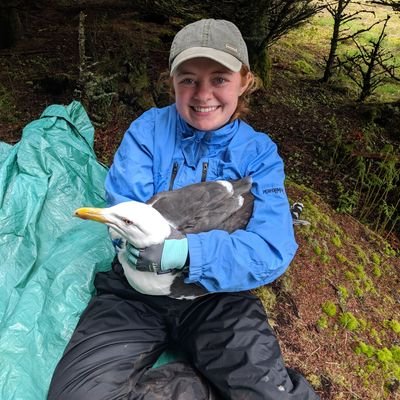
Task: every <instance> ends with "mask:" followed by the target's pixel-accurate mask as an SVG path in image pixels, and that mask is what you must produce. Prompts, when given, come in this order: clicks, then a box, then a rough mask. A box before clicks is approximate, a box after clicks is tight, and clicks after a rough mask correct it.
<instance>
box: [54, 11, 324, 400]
mask: <svg viewBox="0 0 400 400" xmlns="http://www.w3.org/2000/svg"><path fill="white" fill-rule="evenodd" d="M169 65H170V76H171V81H172V86H173V91H174V94H175V103H174V104H172V105H170V106H168V107H165V108H161V109H156V108H153V109H151V110H149V111H147V112H145V113H144V114H143V115H142V116H141V117H139V118H138V119H137V120H135V121H134V122H133V123H132V125H131V126H130V128H129V129H128V131H127V132H126V134H125V136H124V138H123V140H122V143H121V145H120V147H119V149H118V151H117V153H116V155H115V158H114V162H113V165H112V166H111V168H110V171H109V174H108V176H107V180H106V192H107V199H108V202H109V204H110V205H114V204H117V203H120V202H124V201H128V200H132V199H133V200H137V201H141V202H144V201H147V200H148V199H149V198H151V197H152V196H153V195H154V194H155V193H158V192H161V191H165V190H170V189H177V188H180V187H183V186H186V185H188V184H191V183H196V182H200V181H201V180H217V179H239V178H242V177H245V176H250V177H251V178H252V182H253V186H252V193H253V195H254V210H253V215H252V217H251V219H250V220H249V223H248V225H247V227H246V229H239V230H237V231H235V232H233V233H231V234H229V233H227V232H225V231H222V230H212V231H210V232H203V233H198V234H188V235H186V236H184V237H183V238H182V239H180V240H178V241H174V243H172V242H169V241H168V239H167V240H165V242H164V243H162V245H161V246H160V245H157V246H159V247H158V248H157V249H152V248H147V249H135V248H134V247H132V246H130V253H131V256H130V266H129V267H130V268H136V267H137V266H139V265H140V268H141V270H143V269H146V266H147V267H148V270H149V271H151V270H154V266H156V268H158V269H159V271H160V272H164V271H170V270H172V269H178V270H183V271H184V274H185V277H186V278H185V282H186V283H187V284H189V283H190V284H196V285H199V286H201V287H202V288H204V289H206V291H207V292H208V293H209V294H207V295H205V296H202V297H199V298H197V299H194V300H177V299H172V298H169V297H166V296H150V295H146V294H142V293H139V292H137V291H135V290H134V289H133V288H132V287H131V286H130V285H129V283H128V282H127V280H126V278H125V276H124V272H123V270H122V268H121V266H119V265H117V264H116V265H114V267H113V270H112V271H110V272H108V273H102V274H98V276H97V277H96V281H95V286H96V289H97V293H96V296H95V297H94V298H93V300H92V301H91V303H90V304H89V306H88V308H87V310H86V311H85V312H84V314H83V315H82V317H81V320H80V322H79V324H78V326H77V328H76V331H75V333H74V335H73V337H72V339H71V342H70V344H69V346H68V347H67V349H66V351H65V353H64V356H63V358H62V359H61V361H60V363H59V365H58V367H57V369H56V371H55V374H54V377H53V381H52V384H51V388H50V392H49V399H58V400H60V399H74V400H81V399H88V400H89V399H96V400H100V399H136V398H138V396H139V395H138V391H137V384H138V383H139V382H140V379H141V374H143V372H144V371H146V370H148V369H149V368H150V367H151V366H152V365H153V363H154V362H155V361H156V360H157V358H158V357H159V355H160V354H161V353H162V352H163V351H164V350H165V349H166V348H167V346H169V345H170V344H175V345H177V344H178V345H179V347H180V349H181V350H183V351H184V352H185V353H186V354H187V356H188V358H189V359H190V361H191V362H192V364H193V365H194V366H195V368H196V369H197V370H198V371H199V373H200V374H201V375H202V376H203V377H205V379H206V380H207V381H208V382H210V383H211V384H212V386H213V387H214V388H215V389H216V392H217V393H218V395H219V396H220V397H221V398H224V399H271V400H272V399H273V400H277V399H299V400H300V399H301V400H304V399H317V398H318V396H317V395H316V394H315V392H314V391H313V390H312V388H311V387H310V385H309V384H308V383H307V382H306V380H305V379H304V378H303V377H302V376H301V375H299V374H298V373H296V372H295V371H292V370H290V369H287V368H285V366H284V363H283V360H282V357H281V353H280V349H279V345H278V343H277V340H276V338H275V336H274V334H273V331H272V329H271V327H270V326H269V324H268V322H267V317H266V315H265V312H264V310H263V307H262V305H261V303H260V301H259V300H258V299H257V298H256V297H255V296H253V295H252V294H250V293H249V292H248V290H249V289H252V288H255V287H258V286H261V285H264V284H267V283H270V282H272V281H274V280H275V279H276V278H278V277H279V276H280V275H281V274H282V273H283V272H284V271H285V270H286V269H287V267H288V265H289V263H290V261H291V260H292V258H293V256H294V254H295V251H296V249H297V245H296V243H295V239H294V233H293V226H292V219H291V215H290V211H289V203H288V199H287V196H286V193H285V189H284V171H283V163H282V160H281V158H280V157H279V155H278V153H277V148H276V145H275V144H274V143H273V142H272V141H271V139H270V138H269V137H268V136H267V135H266V134H264V133H259V132H255V131H254V130H253V129H252V128H251V127H250V126H249V125H248V124H246V123H245V122H243V120H241V119H240V117H241V116H242V114H243V112H244V111H245V109H246V105H247V98H248V95H249V94H250V93H251V91H252V88H253V83H254V76H253V74H252V73H251V72H250V65H249V61H248V54H247V48H246V44H245V42H244V40H243V38H242V35H241V33H240V31H239V30H238V28H237V27H236V26H235V25H234V24H232V23H231V22H228V21H224V20H213V19H205V20H200V21H197V22H194V23H192V24H189V25H187V26H186V27H185V28H183V29H182V30H181V31H180V32H178V33H177V35H176V36H175V38H174V41H173V43H172V46H171V51H170V59H169ZM154 254H158V256H157V257H154Z"/></svg>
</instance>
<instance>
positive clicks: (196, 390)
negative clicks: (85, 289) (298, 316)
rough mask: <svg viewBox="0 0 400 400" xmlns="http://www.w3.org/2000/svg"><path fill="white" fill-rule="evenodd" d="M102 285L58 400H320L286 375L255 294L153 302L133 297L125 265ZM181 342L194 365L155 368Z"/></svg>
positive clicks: (64, 368)
mask: <svg viewBox="0 0 400 400" xmlns="http://www.w3.org/2000/svg"><path fill="white" fill-rule="evenodd" d="M95 287H96V290H97V294H96V296H95V297H94V298H93V299H92V300H91V302H90V303H89V305H88V307H87V309H86V310H85V311H84V313H83V314H82V316H81V319H80V321H79V323H78V325H77V327H76V329H75V332H74V334H73V336H72V338H71V340H70V343H69V345H68V346H67V348H66V350H65V352H64V355H63V357H62V358H61V360H60V362H59V364H58V366H57V368H56V370H55V372H54V375H53V379H52V382H51V385H50V390H49V394H48V399H49V400H117V399H118V400H122V399H123V400H144V399H146V400H150V399H151V400H153V399H163V400H168V399H171V400H178V399H179V400H180V399H182V400H200V399H201V400H203V399H232V400H236V399H238V400H245V399H249V400H261V399H262V400H280V399H282V400H314V399H318V398H319V397H318V396H317V395H316V394H315V392H314V391H313V389H312V388H311V386H310V385H309V384H308V382H307V381H306V380H305V379H304V378H303V377H302V376H301V375H300V374H298V373H296V372H295V371H293V370H291V369H289V368H285V366H284V363H283V360H282V356H281V351H280V348H279V345H278V342H277V339H276V337H275V335H274V333H273V330H272V329H271V327H270V326H269V324H268V322H267V317H266V314H265V312H264V309H263V306H262V304H261V302H260V301H259V300H258V299H257V297H255V296H253V295H251V294H250V293H247V292H241V293H219V294H210V295H207V296H204V297H200V298H197V299H195V300H176V299H172V298H169V297H165V296H146V295H143V294H140V293H138V292H136V291H135V290H134V289H132V287H131V286H130V285H129V284H128V282H127V281H126V279H125V277H124V275H123V271H122V268H121V266H120V265H119V264H118V263H114V265H113V269H112V270H111V271H109V272H106V273H98V274H97V275H96V278H95ZM171 344H172V345H175V346H176V347H177V348H178V349H179V350H181V351H184V352H185V354H187V356H188V359H189V360H190V362H191V365H190V364H187V365H186V367H185V365H184V363H183V364H180V363H179V362H178V363H171V364H166V365H164V366H163V367H160V368H153V369H151V366H152V365H153V364H154V363H155V361H156V360H157V359H158V357H159V356H160V354H161V353H162V352H163V351H164V350H166V349H167V347H168V348H169V347H170V345H171ZM192 366H194V367H195V368H193V367H192ZM190 369H191V370H192V371H193V372H194V373H193V374H190ZM174 373H175V375H174ZM160 385H161V386H162V387H164V388H163V389H162V388H161V389H160V387H159V386H160Z"/></svg>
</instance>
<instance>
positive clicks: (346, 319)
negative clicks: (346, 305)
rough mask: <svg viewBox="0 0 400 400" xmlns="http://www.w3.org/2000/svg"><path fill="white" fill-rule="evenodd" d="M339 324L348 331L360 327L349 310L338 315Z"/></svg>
mask: <svg viewBox="0 0 400 400" xmlns="http://www.w3.org/2000/svg"><path fill="white" fill-rule="evenodd" d="M339 322H340V324H341V325H342V326H343V327H344V328H346V329H347V330H349V331H352V332H353V331H356V330H358V329H359V328H360V323H359V321H358V320H357V318H356V317H355V316H354V315H353V314H352V313H351V312H344V313H342V314H341V315H340V317H339Z"/></svg>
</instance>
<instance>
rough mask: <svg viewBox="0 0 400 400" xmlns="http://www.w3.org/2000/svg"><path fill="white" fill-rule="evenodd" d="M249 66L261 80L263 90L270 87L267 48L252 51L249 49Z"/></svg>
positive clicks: (270, 72)
mask: <svg viewBox="0 0 400 400" xmlns="http://www.w3.org/2000/svg"><path fill="white" fill-rule="evenodd" d="M249 58H250V65H251V66H252V70H253V72H254V73H255V74H256V75H257V76H258V77H259V78H260V79H261V82H262V84H263V87H264V88H267V87H270V86H271V78H272V62H271V54H270V51H269V48H268V47H266V48H263V49H258V50H256V51H253V50H252V49H251V48H249Z"/></svg>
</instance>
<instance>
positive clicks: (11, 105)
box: [0, 83, 17, 123]
mask: <svg viewBox="0 0 400 400" xmlns="http://www.w3.org/2000/svg"><path fill="white" fill-rule="evenodd" d="M0 119H1V120H2V121H4V122H8V123H15V122H16V121H17V119H16V118H15V102H14V98H13V96H12V94H11V93H10V92H9V91H8V90H7V89H6V87H5V86H3V85H2V84H1V83H0Z"/></svg>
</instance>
